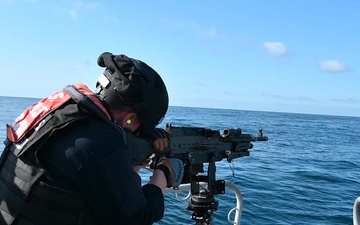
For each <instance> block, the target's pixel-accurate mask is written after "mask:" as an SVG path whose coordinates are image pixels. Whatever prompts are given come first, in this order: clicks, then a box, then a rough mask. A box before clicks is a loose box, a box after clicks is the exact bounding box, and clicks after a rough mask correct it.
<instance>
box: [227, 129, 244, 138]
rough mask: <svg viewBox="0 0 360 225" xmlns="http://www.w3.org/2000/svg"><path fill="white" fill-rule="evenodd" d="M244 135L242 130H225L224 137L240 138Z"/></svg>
mask: <svg viewBox="0 0 360 225" xmlns="http://www.w3.org/2000/svg"><path fill="white" fill-rule="evenodd" d="M241 133H242V130H241V129H240V128H233V129H224V131H223V135H224V137H227V136H235V137H236V136H239V135H241Z"/></svg>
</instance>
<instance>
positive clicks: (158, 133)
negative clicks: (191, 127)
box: [149, 128, 170, 142]
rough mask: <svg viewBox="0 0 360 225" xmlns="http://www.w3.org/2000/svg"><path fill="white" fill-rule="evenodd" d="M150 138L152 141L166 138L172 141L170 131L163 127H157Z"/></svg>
mask: <svg viewBox="0 0 360 225" xmlns="http://www.w3.org/2000/svg"><path fill="white" fill-rule="evenodd" d="M149 138H150V140H151V141H156V140H157V139H164V138H166V139H167V140H168V142H170V135H169V133H168V132H167V131H166V130H164V129H162V128H155V130H153V132H151V133H150V134H149Z"/></svg>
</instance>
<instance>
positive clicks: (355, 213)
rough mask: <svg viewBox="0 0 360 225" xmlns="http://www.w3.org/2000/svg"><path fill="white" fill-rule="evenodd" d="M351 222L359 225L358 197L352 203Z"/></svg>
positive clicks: (359, 205) (359, 207) (359, 209)
mask: <svg viewBox="0 0 360 225" xmlns="http://www.w3.org/2000/svg"><path fill="white" fill-rule="evenodd" d="M353 224H354V225H360V197H358V198H357V199H356V200H355V203H354V211H353Z"/></svg>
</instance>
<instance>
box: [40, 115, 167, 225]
mask: <svg viewBox="0 0 360 225" xmlns="http://www.w3.org/2000/svg"><path fill="white" fill-rule="evenodd" d="M45 149H46V150H45ZM41 161H42V162H41V163H42V164H44V165H45V167H47V168H46V169H47V170H48V171H49V173H50V174H52V176H53V177H55V178H56V177H59V178H60V177H61V179H68V180H70V182H71V183H73V184H74V186H75V187H76V188H77V189H78V190H79V191H80V192H81V193H82V194H83V196H84V198H85V199H86V201H87V202H88V205H89V208H90V210H91V211H92V213H93V214H94V215H95V217H96V219H97V220H98V221H97V222H98V223H99V224H102V225H110V224H116V225H119V224H141V225H144V224H152V223H153V222H155V221H158V220H160V219H162V217H163V214H164V196H163V194H162V192H161V189H160V188H159V187H157V186H155V185H144V186H143V187H142V186H141V178H140V176H139V175H138V174H137V173H136V172H135V171H134V170H133V166H132V160H131V156H130V152H129V149H128V148H127V146H126V145H125V143H124V141H123V138H122V136H121V134H120V133H118V132H117V131H116V130H115V129H114V128H112V127H110V126H109V125H106V124H103V123H101V122H98V121H86V122H80V123H77V124H76V126H75V124H74V125H70V126H69V127H67V128H65V129H64V130H63V131H62V132H58V133H57V134H55V135H54V136H53V137H52V138H51V139H50V140H49V141H48V143H47V144H46V145H45V146H44V148H43V149H42V153H41Z"/></svg>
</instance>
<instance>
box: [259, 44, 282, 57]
mask: <svg viewBox="0 0 360 225" xmlns="http://www.w3.org/2000/svg"><path fill="white" fill-rule="evenodd" d="M263 47H264V48H265V49H266V50H267V51H268V52H269V53H270V54H271V55H273V56H285V55H287V53H288V50H287V48H286V46H285V45H284V44H283V43H281V42H264V43H263Z"/></svg>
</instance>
